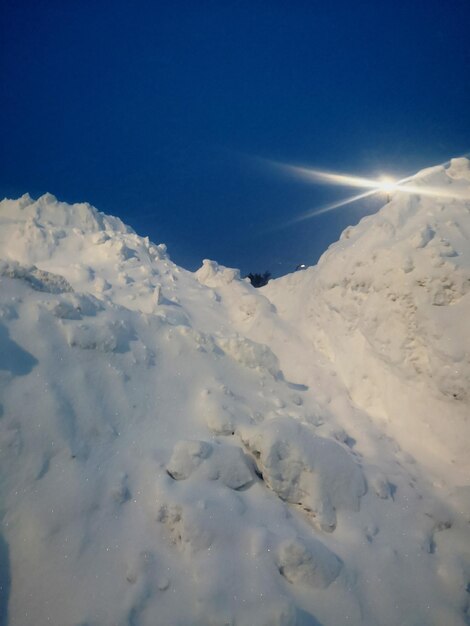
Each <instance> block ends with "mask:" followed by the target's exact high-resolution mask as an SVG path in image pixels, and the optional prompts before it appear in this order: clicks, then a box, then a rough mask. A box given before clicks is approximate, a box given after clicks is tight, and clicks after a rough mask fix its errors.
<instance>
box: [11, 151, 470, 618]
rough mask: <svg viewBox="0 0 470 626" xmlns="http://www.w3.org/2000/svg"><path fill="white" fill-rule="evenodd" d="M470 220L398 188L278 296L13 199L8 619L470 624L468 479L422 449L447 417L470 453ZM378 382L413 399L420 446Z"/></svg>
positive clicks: (100, 221)
mask: <svg viewBox="0 0 470 626" xmlns="http://www.w3.org/2000/svg"><path fill="white" fill-rule="evenodd" d="M464 165H465V164H462V163H457V164H454V165H453V166H452V168H453V169H452V168H451V170H450V173H451V174H452V176H454V178H452V179H451V178H450V174H449V170H447V172H445V171H440V170H439V171H438V172H437V173H436V172H433V173H431V174H430V176H431V175H432V176H433V177H435V176H439V177H441V178H442V177H445V179H446V180H447V178H449V180H450V183H449V184H451V185H456V184H459V185H465V184H467V183H466V182H465V178H464V177H465V176H466V175H467V174H466V169H465V167H464ZM422 180H423V184H425V182H426V177H423V179H422ZM433 180H434V179H433ZM433 184H434V183H433ZM423 207H425V208H424V209H423ZM443 216H444V217H443ZM441 218H442V219H441ZM393 220H395V222H394V223H395V226H394V232H393V235H392V234H391V230H390V227H389V226H381V224H385V223H386V222H387V223H388V222H390V223H392V222H393ZM410 220H411V222H412V224H411V225H410V224H409V221H410ZM424 221H426V224H427V225H428V226H429V229H432V231H433V232H434V235H433V237H432V238H429V232H430V231H426V232H428V241H427V243H426V245H423V246H422V247H416V246H415V247H412V245H411V243H410V242H411V240H412V239H413V237H415V236H416V232H418V231H419V232H421V230H422V229H421V230H420V229H419V228H418V224H419V225H422V223H423V222H424ZM454 223H458V224H459V229H457V231H456V230H455V228H454V226H453V225H452V224H454ZM468 223H469V222H468V210H467V208H466V207H465V206H464V204H463V203H462V202H451V203H442V205H441V203H440V202H436V201H435V200H433V201H432V202H431V200H425V199H422V200H415V201H413V202H411V203H409V202H408V200H404V199H402V198H397V199H396V200H394V201H393V202H392V203H391V204H390V205H388V206H386V207H385V208H384V209H383V210H382V211H381V212H380V213H379V214H378V215H377V216H375V218H372V219H370V220H369V221H368V222H367V221H366V222H363V223H361V224H360V225H359V226H358V227H357V229H356V230H357V232H356V231H354V230H353V231H351V233H350V236H349V239H347V238H344V239H343V240H342V242H340V243H339V244H338V246H337V251H336V252H335V249H332V250H331V251H330V252H329V253H328V255H327V256H326V257H325V258H324V259H323V260H322V262H321V264H320V267H319V269H318V270H308V271H306V272H302V273H301V274H296V275H293V276H291V277H287V278H285V279H281V280H279V281H274V283H273V284H272V285H271V284H270V285H269V286H268V287H267V288H266V289H264V290H263V293H264V295H263V293H261V292H260V291H256V290H254V289H253V288H252V287H251V285H250V284H248V283H247V282H246V281H244V280H241V279H240V277H239V273H238V272H237V271H236V270H231V269H228V268H223V267H221V266H219V265H217V264H216V263H215V262H211V261H205V262H204V264H203V267H202V268H201V269H200V270H199V271H198V272H196V274H192V273H190V272H187V271H185V270H183V269H181V268H179V267H177V266H176V265H175V264H174V263H172V261H171V260H170V258H169V257H168V255H167V253H166V248H165V246H163V245H154V244H153V243H151V242H150V241H149V240H148V239H146V238H142V237H139V236H138V235H136V234H135V233H134V232H133V231H132V230H131V229H129V228H128V227H126V226H125V225H123V224H122V222H121V221H120V220H118V219H116V218H111V217H107V216H104V215H102V214H101V213H99V212H98V211H96V209H94V208H93V207H90V206H89V205H87V204H79V205H67V204H65V203H61V202H58V201H57V200H56V199H55V198H54V197H53V196H51V195H50V194H48V195H46V196H43V197H42V198H39V200H37V201H33V200H32V199H31V198H30V197H29V196H24V197H23V198H20V199H19V200H5V201H3V202H2V203H0V452H1V454H0V475H1V476H2V480H1V482H0V502H1V507H0V512H1V530H0V563H1V567H0V624H2V625H3V624H8V625H9V626H30V625H31V626H33V625H34V626H37V625H38V624H48V623H50V624H57V625H60V626H78V625H80V626H84V625H85V624H86V625H87V626H94V625H99V626H111V625H112V626H114V625H116V624H119V625H124V624H129V625H132V626H150V625H152V626H155V624H161V625H162V626H163V625H165V626H172V625H175V626H176V625H177V624H181V625H182V624H192V625H193V624H194V625H200V626H208V625H211V624H212V625H214V626H216V625H217V626H219V625H222V624H233V625H236V626H243V625H246V626H252V625H253V624H256V625H266V626H273V625H279V626H281V625H282V626H287V625H290V626H293V625H298V626H307V625H315V624H319V623H321V624H324V625H325V626H329V625H335V624H342V623H345V622H346V621H347V622H348V623H350V624H356V625H359V624H371V625H372V624H390V625H391V624H396V623H401V624H409V625H411V624H430V625H433V626H438V625H440V624H443V623H445V624H449V625H460V626H464V624H465V620H466V618H467V619H468V594H467V592H466V588H467V585H468V583H469V581H470V553H469V545H470V541H469V535H468V522H469V520H470V511H469V510H468V509H469V507H468V490H466V489H465V486H464V484H463V481H462V480H461V477H460V476H459V475H457V473H456V475H455V476H454V475H453V474H452V473H451V472H449V471H448V470H447V467H446V466H442V467H441V466H437V465H436V466H435V467H434V468H433V472H432V473H431V472H430V471H429V465H430V464H431V460H432V459H433V458H434V457H433V456H432V455H428V456H426V455H425V454H424V447H423V448H421V452H422V454H421V456H420V455H416V458H412V457H411V456H410V453H409V448H410V447H412V442H413V433H414V431H415V429H416V428H417V426H416V423H417V424H418V426H419V424H420V420H422V418H423V415H422V414H423V406H427V407H428V409H429V414H428V417H427V419H428V420H429V423H430V424H433V425H434V426H436V425H437V426H439V428H440V430H439V432H438V435H439V436H440V437H441V438H442V439H443V441H444V443H443V445H448V444H449V442H451V443H452V445H453V444H454V442H455V441H460V444H459V445H460V448H459V446H458V445H457V444H456V447H455V448H452V447H449V450H450V451H451V453H452V456H453V457H455V458H457V455H458V452H459V450H460V449H461V447H462V446H464V445H465V441H464V437H465V430H464V428H465V424H464V420H463V417H462V414H461V413H460V411H461V408H460V407H463V406H466V402H467V398H466V395H465V384H464V379H465V375H466V371H467V370H466V369H465V368H466V367H467V362H466V361H465V358H467V357H466V356H465V344H464V341H465V340H466V339H465V338H466V335H465V334H464V333H463V331H462V326H459V324H461V325H463V323H464V322H462V321H461V320H462V315H463V313H462V312H463V310H464V306H465V302H467V300H466V298H468V295H466V294H468V291H466V289H467V287H466V284H467V283H466V282H465V281H466V278H465V277H466V276H467V274H466V272H467V269H468V264H466V263H467V260H468V257H467V256H466V254H467V253H468V249H464V248H462V246H463V243H462V242H463V241H464V239H465V237H467V236H468V232H469V231H468ZM413 224H414V225H415V226H416V228H415V232H411V231H412V230H413V228H414V226H413ZM392 225H393V224H392ZM420 228H421V226H420ZM423 228H424V227H423ZM446 228H447V229H448V230H445V229H446ZM443 229H444V230H443ZM368 233H369V234H368ZM387 233H388V234H387ZM443 233H444V234H443ZM445 233H448V235H447V234H445ZM452 233H453V235H452V237H451V234H452ZM456 233H460V234H456ZM444 237H446V238H447V241H448V243H449V246H452V248H453V250H454V251H455V252H456V254H455V255H454V256H445V257H444V256H442V255H441V252H442V250H447V251H449V247H448V246H446V245H445V243H442V242H441V243H440V244H439V246H438V248H436V250H437V249H438V250H439V251H440V252H439V254H437V253H436V254H437V256H436V255H435V254H434V255H433V254H431V252H432V250H433V245H434V244H433V243H432V242H433V241H434V240H436V241H438V240H440V238H444ZM421 239H422V240H424V239H426V236H425V235H423V237H421ZM359 241H361V244H360V246H359V244H358V245H356V246H354V245H352V243H354V242H359ZM351 242H352V243H351ZM374 242H375V243H374ZM392 243H393V244H394V245H393V248H392V247H391V244H392ZM395 244H396V245H395ZM385 245H387V246H388V245H390V249H389V250H387V249H386V247H385ZM359 247H361V249H363V251H364V255H365V257H364V258H363V259H362V261H361V253H360V251H359V249H358V248H359ZM405 253H406V254H407V255H408V256H409V257H410V263H412V264H413V268H412V269H407V271H405V270H404V269H400V270H396V268H397V267H398V268H401V267H402V265H399V264H398V261H399V260H400V263H402V261H403V258H404V257H403V255H404V254H405ZM372 254H376V255H377V256H376V260H375V267H379V269H380V271H379V272H378V273H377V275H375V274H376V273H375V272H374V271H373V264H372V266H371V265H370V263H369V260H370V258H371V257H372ZM340 255H343V257H341V259H342V258H344V259H346V261H345V262H347V266H346V267H347V271H348V272H349V273H348V274H347V276H346V278H347V280H346V282H345V283H344V284H343V283H341V280H342V278H340V283H338V285H335V284H334V283H335V281H338V277H337V276H336V277H335V271H336V269H337V265H338V264H341V263H342V262H343V261H342V260H336V261H335V258H336V259H339V258H340ZM348 255H350V256H351V255H352V256H354V260H353V259H351V258H350V256H348ZM402 257H403V258H402ZM436 258H437V259H438V261H439V259H441V260H443V263H441V262H440V261H439V262H436V263H434V261H433V260H435V259H436ZM377 259H379V261H380V263H382V265H380V264H379V265H377V263H378V261H377ZM385 260H387V262H389V263H392V264H393V263H395V270H396V271H395V273H397V272H398V273H399V277H397V276H395V274H394V272H392V271H390V272H388V273H387V272H385V269H386V263H385ZM356 261H357V263H359V261H361V264H360V265H358V264H357V263H356V265H354V263H355V262H356ZM410 263H407V264H406V268H409V267H411V265H410ZM447 263H449V264H451V265H452V267H453V268H454V270H453V272H451V271H450V269H449V268H450V266H447V265H446V264H447ZM368 264H369V265H368ZM428 266H429V267H428ZM335 268H336V269H335ZM466 268H467V269H466ZM445 272H447V275H448V279H449V280H450V279H451V278H452V281H453V282H452V287H451V288H446V287H445V286H443V283H442V277H443V276H444V273H445ZM343 274H344V271H343ZM425 276H428V277H429V276H431V277H432V278H430V279H429V281H430V282H428V283H425V286H422V285H419V284H418V283H417V282H416V281H415V280H414V279H415V278H416V279H417V280H421V281H422V280H424V277H425ZM354 281H355V282H354ZM357 281H359V282H361V281H362V282H364V284H365V285H366V286H365V287H364V290H365V291H364V290H362V291H361V289H359V288H358V287H357V284H358V282H357ZM439 285H441V287H439ZM439 289H441V291H439ZM392 292H393V294H395V295H396V296H397V297H396V298H395V300H392V299H391V298H389V297H388V296H387V295H386V294H389V293H392ZM365 294H368V295H367V297H366V295H365ZM404 294H408V295H407V296H406V297H405V295H404ZM439 294H441V295H439ZM450 294H451V295H450ZM266 295H268V296H269V297H270V298H272V302H271V301H270V300H269V299H268V298H267V297H266ZM369 298H370V305H369V304H368V303H369ZM410 298H414V300H413V302H414V303H415V304H414V305H413V306H415V307H416V309H413V307H411V306H410V307H408V306H407V305H406V302H408V301H409V299H410ZM436 298H437V300H438V301H439V302H440V304H437V303H436V301H435V300H436ZM384 301H386V302H387V303H388V305H387V308H384V307H383V302H384ZM433 301H434V304H433ZM273 303H274V304H273ZM390 303H393V306H392V305H390ZM372 305H373V306H372ZM335 307H336V308H335ZM374 307H375V308H374ZM373 308H374V310H375V318H376V319H375V321H374V314H373V312H372V309H373ZM403 311H407V313H406V314H405V313H403ZM410 311H411V312H410ZM467 311H468V309H467ZM294 313H295V315H294ZM439 315H441V316H443V317H439ZM407 316H408V317H407ZM451 316H453V317H451ZM385 317H386V318H388V319H389V321H390V323H391V324H392V326H391V327H390V328H389V329H388V330H387V328H386V324H385V323H384V322H382V321H381V320H382V319H383V318H385ZM444 323H449V324H451V328H452V329H453V331H452V333H450V332H447V333H444V332H443V331H442V328H443V325H444ZM371 329H374V332H372V330H371ZM379 329H380V332H379ZM413 329H414V330H413ZM366 331H367V332H366ZM387 332H388V335H387ZM413 332H414V334H415V337H416V339H415V341H416V342H418V343H417V344H416V345H413V343H412V341H411V339H412V335H413ZM400 333H401V335H400ZM459 333H461V336H460V340H458V334H459ZM398 336H401V338H402V342H401V343H397V342H396V341H395V339H396V337H398ZM361 337H362V339H361ZM361 341H362V342H363V343H362V344H361V343H360V342H361ZM418 344H419V345H418ZM366 345H367V349H366V347H365V346H366ZM359 347H361V349H359ZM381 347H384V350H381ZM341 350H342V351H341ZM347 350H352V352H350V353H349V354H347ZM415 354H419V355H421V361H420V363H421V362H425V363H427V365H426V367H424V366H423V365H421V366H420V367H417V362H418V361H417V360H416V358H413V355H415ZM423 354H425V355H427V356H426V358H424V357H423ZM347 356H348V357H349V360H350V361H351V366H350V367H349V368H348V367H346V365H345V362H346V360H347V359H346V357H347ZM405 356H406V359H405ZM431 356H432V358H431ZM402 357H403V358H402ZM458 358H459V359H460V360H458ZM433 359H434V360H433ZM451 359H453V361H452V363H454V364H455V363H458V364H459V365H458V367H459V368H461V370H460V371H461V372H462V373H463V377H460V376H458V375H456V374H455V373H454V374H453V377H452V376H450V374H449V375H448V376H447V377H445V376H444V372H442V371H441V369H440V367H441V365H442V364H443V363H450V362H451ZM428 361H429V362H428ZM366 366H367V367H370V368H371V369H369V370H368V369H366ZM437 370H439V372H441V378H440V379H439V380H440V384H439V386H438V385H436V384H435V376H437V373H436V372H437ZM338 374H339V375H338ZM348 375H349V377H348ZM354 376H355V378H354ZM366 376H368V377H370V378H371V380H373V381H374V384H376V385H382V387H379V390H378V391H380V389H383V388H384V385H385V386H387V385H392V382H390V380H394V381H395V383H393V384H395V385H396V387H394V388H393V389H392V391H393V392H394V393H395V391H396V389H398V386H399V385H401V386H400V387H399V389H400V393H401V394H402V396H403V402H407V403H408V404H409V406H410V407H411V408H412V409H413V410H412V411H409V412H408V413H407V414H406V419H407V420H408V426H409V430H410V432H411V435H410V437H407V436H406V433H405V434H403V433H401V434H400V437H398V436H397V437H395V435H394V431H393V429H391V428H390V424H389V423H386V424H384V423H383V421H381V420H378V419H377V414H378V413H379V412H380V411H379V408H381V410H382V416H383V415H385V412H386V410H388V408H389V406H388V405H387V404H386V403H385V401H382V399H381V397H379V394H378V393H376V396H377V397H375V396H374V398H373V401H372V400H371V401H370V402H366V401H365V399H364V398H366V396H365V391H364V389H365V388H366V387H367V384H368V383H367V380H366V378H365V377H366ZM387 377H388V378H387ZM405 378H406V380H404V379H405ZM342 379H344V381H345V383H346V386H345V384H344V383H343V381H342ZM389 379H390V380H389ZM451 380H452V385H451V384H450V382H449V381H451ZM370 384H371V383H369V385H370ZM450 389H456V390H458V392H457V397H454V393H453V392H449V390H450ZM350 392H351V393H352V395H353V397H354V400H355V403H353V402H351V398H350ZM431 392H432V393H433V394H434V395H433V396H432V400H431V401H430V402H429V404H428V405H425V404H423V402H424V400H423V398H424V397H425V396H426V393H429V394H430V393H431ZM368 393H369V395H371V392H370V391H369V392H368ZM361 399H362V400H363V402H360V400H361ZM378 407H379V408H378ZM462 410H463V409H462ZM445 411H447V413H445ZM444 418H445V420H446V423H445V424H441V423H440V421H439V420H442V421H443V420H444ZM397 419H398V418H397ZM413 452H414V450H413ZM458 458H459V459H461V457H458ZM463 466H464V465H463V461H462V467H463Z"/></svg>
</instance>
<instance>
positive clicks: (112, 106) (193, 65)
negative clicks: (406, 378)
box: [0, 0, 470, 275]
mask: <svg viewBox="0 0 470 626" xmlns="http://www.w3.org/2000/svg"><path fill="white" fill-rule="evenodd" d="M469 25H470V3H469V2H468V0H462V1H460V0H440V1H436V0H434V1H433V0H427V1H426V2H421V1H418V0H406V1H405V0H397V1H395V2H385V1H381V0H375V1H365V2H335V1H331V2H316V1H315V0H309V1H307V0H304V1H292V2H287V0H283V1H278V0H269V1H268V0H265V1H263V2H259V1H256V0H251V1H245V0H240V1H235V0H234V1H224V0H218V1H211V0H207V1H204V0H192V1H184V0H182V1H175V2H159V1H158V0H156V1H154V2H145V1H142V2H130V1H129V2H123V1H121V0H114V1H113V2H110V1H106V2H105V1H99V0H96V1H91V0H88V1H80V0H75V1H73V2H72V1H68V0H61V1H55V0H48V1H41V0H37V1H34V2H33V1H30V2H24V1H22V0H15V1H14V2H13V1H11V0H4V3H3V10H2V17H1V20H0V72H1V83H2V97H1V99H0V114H1V115H0V195H1V196H5V195H7V196H9V197H16V196H19V195H21V194H23V193H24V192H26V191H28V192H29V193H31V195H33V196H37V195H39V194H41V193H44V192H45V191H50V192H51V193H54V194H55V195H56V196H58V197H59V198H60V199H63V200H66V201H68V202H76V201H84V200H86V201H89V202H90V203H92V204H94V205H95V206H96V207H97V208H98V209H100V210H102V211H104V212H106V213H111V214H114V215H118V216H119V217H121V218H122V219H123V220H124V221H126V222H127V223H129V224H130V225H131V226H133V227H134V228H135V229H136V230H137V232H139V233H140V234H142V235H149V236H150V238H151V239H152V240H154V241H156V242H165V243H167V245H168V247H169V252H170V256H171V257H172V258H173V260H174V261H176V262H177V263H179V264H181V265H183V266H185V267H187V268H188V269H196V268H197V267H198V266H199V265H200V262H201V260H202V259H203V258H214V259H216V260H217V261H219V262H220V263H223V264H224V265H229V266H236V267H240V268H241V269H242V272H243V273H248V272H249V271H254V272H257V271H259V272H262V271H264V270H270V271H271V272H272V273H273V274H274V275H279V274H283V273H286V272H288V271H290V270H292V269H293V268H294V267H295V266H296V265H297V264H298V263H301V262H304V263H313V262H315V261H316V259H317V258H318V256H319V255H320V254H321V253H322V252H323V251H324V250H325V249H326V247H327V246H328V245H329V244H330V243H331V242H333V241H335V240H336V239H337V238H338V236H339V233H340V232H341V230H342V229H343V228H344V227H345V226H346V225H348V224H350V223H355V222H356V221H357V220H358V218H359V216H360V215H362V214H364V211H373V210H374V209H376V208H377V203H375V204H374V203H369V204H367V205H366V206H364V205H363V206H353V207H349V208H345V209H343V210H342V211H337V212H334V213H330V214H325V215H323V216H320V217H317V218H315V219H312V220H309V221H305V222H302V223H299V224H297V225H291V226H288V227H285V228H282V227H280V228H274V229H273V228H272V226H278V225H281V224H283V223H284V222H286V221H288V220H290V219H292V218H293V217H295V215H297V214H300V213H302V212H304V211H307V210H309V209H312V208H315V207H317V206H318V207H321V206H322V205H323V204H325V203H327V202H330V201H332V200H335V199H337V198H339V197H341V196H342V195H344V196H346V195H348V193H349V190H347V189H331V188H326V187H318V186H311V185H308V184H306V183H305V182H300V181H299V180H294V179H289V178H288V177H284V176H280V175H279V173H278V172H275V171H274V170H270V168H268V167H265V166H263V165H261V164H260V162H258V161H256V160H255V159H251V158H250V156H261V157H264V158H268V159H275V160H278V161H284V162H289V163H296V164H302V165H311V166H314V167H319V168H322V169H328V170H335V171H346V172H351V173H356V174H360V175H374V174H377V173H383V172H391V173H392V174H395V173H396V174H398V175H400V174H401V175H406V174H411V173H413V172H414V171H416V170H418V169H420V168H422V167H424V166H427V165H433V164H436V163H440V162H443V161H445V160H447V159H448V158H449V157H451V156H459V155H461V154H463V153H466V152H468V151H469V149H470V37H469V36H468V29H469ZM353 192H354V190H353Z"/></svg>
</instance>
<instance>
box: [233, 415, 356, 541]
mask: <svg viewBox="0 0 470 626" xmlns="http://www.w3.org/2000/svg"><path fill="white" fill-rule="evenodd" d="M240 434H241V437H242V441H243V442H244V444H245V445H246V447H247V448H248V450H250V452H252V454H253V455H254V456H255V457H256V458H257V460H258V465H259V469H260V470H261V472H262V474H263V478H264V480H265V481H266V483H267V485H268V486H269V487H270V488H271V489H272V490H273V491H275V492H276V493H277V494H278V496H279V497H280V498H281V499H282V500H286V501H287V502H290V503H292V504H300V505H301V506H302V508H304V509H305V510H306V511H309V512H311V513H312V515H313V516H314V517H315V518H316V519H317V520H318V522H319V524H320V526H321V528H323V530H327V531H332V530H334V529H335V527H336V510H337V509H352V510H353V511H357V510H359V504H360V498H361V496H362V495H364V493H365V492H366V483H365V479H364V475H363V473H362V470H361V468H360V467H359V466H358V465H357V464H356V463H355V462H354V460H353V458H352V456H351V455H350V454H349V453H348V452H347V451H346V450H345V449H344V448H342V447H341V446H340V445H339V444H337V443H336V442H334V441H332V440H330V439H325V438H323V437H317V436H316V435H314V434H313V433H312V432H311V431H310V429H309V428H308V427H307V426H304V425H302V424H300V423H299V422H297V421H296V420H294V419H291V418H285V417H279V418H274V419H272V420H269V421H267V422H264V423H263V424H261V425H257V426H253V427H247V428H242V429H241V433H240Z"/></svg>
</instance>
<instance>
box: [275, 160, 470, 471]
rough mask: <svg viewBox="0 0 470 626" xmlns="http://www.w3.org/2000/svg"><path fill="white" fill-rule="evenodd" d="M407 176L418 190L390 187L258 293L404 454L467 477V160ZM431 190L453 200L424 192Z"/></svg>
mask: <svg viewBox="0 0 470 626" xmlns="http://www.w3.org/2000/svg"><path fill="white" fill-rule="evenodd" d="M410 184H412V185H413V187H414V188H416V187H417V188H418V190H419V188H422V189H423V194H422V195H416V194H413V195H411V194H406V193H403V192H396V193H395V194H394V196H393V198H392V199H391V201H390V202H389V203H388V204H386V205H385V206H384V207H383V208H382V209H381V210H380V211H379V212H378V213H377V214H376V215H373V216H369V217H366V218H364V219H363V220H361V222H360V223H359V224H358V225H357V226H355V227H349V228H347V229H346V230H345V231H344V232H343V234H342V236H341V239H340V241H339V242H337V243H336V244H334V245H332V246H331V247H330V248H329V250H328V251H327V252H326V253H325V254H324V255H323V257H322V258H321V259H320V261H319V263H318V266H317V267H315V268H311V269H309V270H307V271H305V272H301V273H297V274H293V275H291V276H288V277H285V278H282V279H280V280H278V281H272V282H271V283H270V284H269V285H268V286H267V287H266V288H265V289H264V290H263V293H264V294H265V295H267V296H268V297H269V298H270V299H271V300H272V302H273V303H274V304H275V305H276V306H277V308H278V311H279V313H280V314H281V315H282V316H283V317H285V318H286V319H288V320H289V321H290V322H292V323H294V324H295V325H296V326H297V327H298V328H299V329H301V332H302V333H303V334H304V335H306V336H307V337H308V338H309V339H310V340H311V341H312V343H313V344H314V345H315V346H316V348H317V349H319V350H320V351H321V352H322V353H323V354H325V355H326V356H327V357H328V359H329V360H330V361H331V362H332V363H333V364H334V368H335V370H336V371H337V372H338V373H339V374H340V375H341V377H342V379H343V380H344V382H345V383H346V385H347V387H348V389H349V391H350V393H351V396H352V398H353V400H354V401H355V403H356V404H357V405H358V406H360V407H361V408H363V409H366V410H367V411H368V412H369V413H371V414H372V415H373V416H375V417H377V418H381V419H383V420H385V421H386V422H388V426H389V428H388V432H389V433H391V434H393V436H395V437H396V438H397V439H398V440H399V441H400V442H401V443H402V444H403V445H404V446H405V447H406V448H407V449H408V451H409V452H410V453H411V454H413V455H415V454H421V458H422V459H423V458H424V457H425V456H426V457H427V459H428V460H429V462H430V464H431V465H432V464H434V463H436V462H441V461H442V462H450V463H453V464H455V472H460V477H461V479H462V480H465V481H466V480H467V478H468V472H469V471H470V464H469V459H470V456H469V454H468V442H469V440H470V430H469V422H468V416H469V415H470V384H469V381H470V332H469V326H468V320H469V318H470V162H469V161H468V160H467V159H454V160H452V161H451V163H450V166H449V167H447V168H444V167H436V168H431V169H429V170H425V171H423V172H421V173H420V174H418V175H417V176H416V177H415V178H414V179H412V181H411V182H410ZM434 189H436V190H440V191H441V193H442V196H444V194H446V193H447V194H449V195H454V196H455V198H454V199H449V198H446V197H439V195H438V196H437V197H433V196H430V195H427V194H428V193H429V191H430V190H431V191H432V190H434ZM449 192H450V193H449ZM465 197H466V198H467V200H464V198H465ZM454 478H455V477H454Z"/></svg>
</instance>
